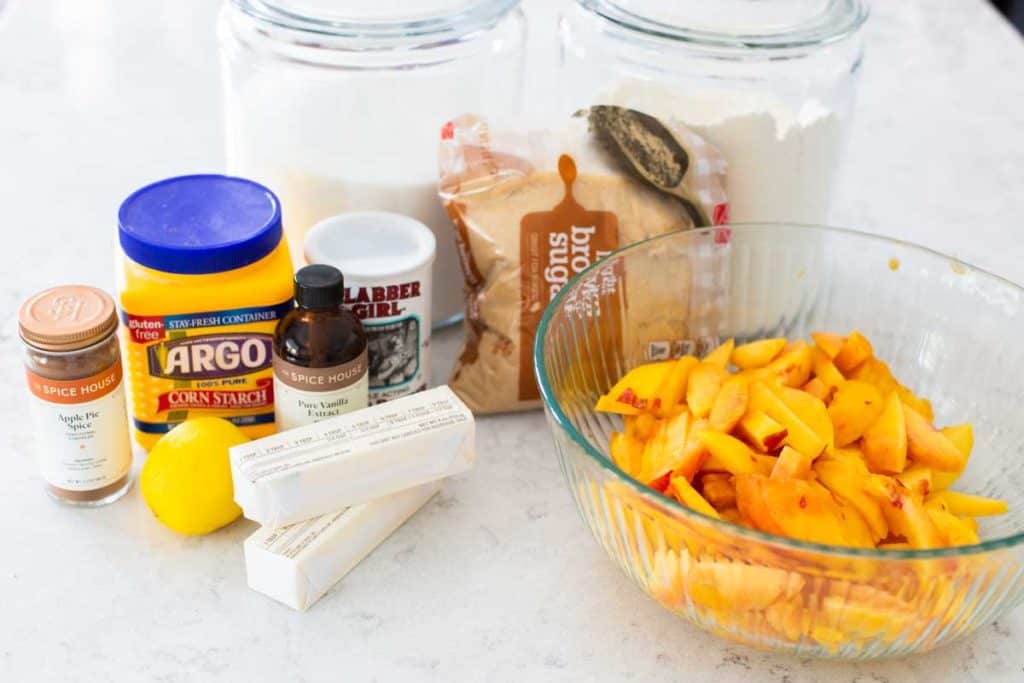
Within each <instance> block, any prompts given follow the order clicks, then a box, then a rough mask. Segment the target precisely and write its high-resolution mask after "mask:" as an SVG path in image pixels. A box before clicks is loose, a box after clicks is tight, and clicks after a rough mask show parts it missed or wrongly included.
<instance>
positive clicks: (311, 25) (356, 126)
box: [220, 0, 525, 324]
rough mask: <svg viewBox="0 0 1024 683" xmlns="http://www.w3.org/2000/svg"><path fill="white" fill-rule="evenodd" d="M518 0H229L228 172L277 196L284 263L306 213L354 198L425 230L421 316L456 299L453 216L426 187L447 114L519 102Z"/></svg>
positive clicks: (512, 110) (437, 313)
mask: <svg viewBox="0 0 1024 683" xmlns="http://www.w3.org/2000/svg"><path fill="white" fill-rule="evenodd" d="M518 4H519V2H518V0H424V1H422V2H419V3H416V5H415V9H409V3H408V2H401V1H400V0H358V1H356V2H347V3H344V7H343V8H339V7H340V4H339V3H337V2H333V3H332V2H330V1H329V0H231V1H230V2H228V3H226V4H225V6H224V8H223V11H222V14H221V22H220V41H221V61H222V68H223V77H224V104H225V116H226V124H227V160H228V168H229V170H230V171H231V172H232V173H235V174H238V175H242V176H245V177H249V178H253V179H255V180H257V181H259V182H261V183H263V184H265V185H267V186H269V187H270V188H271V189H272V190H274V191H275V192H276V193H277V195H278V196H279V197H280V198H281V203H282V209H283V212H284V225H285V233H286V234H287V235H288V238H289V242H290V243H291V247H292V255H293V258H295V260H296V262H297V263H296V265H298V264H299V263H301V261H302V258H303V245H302V240H303V237H304V235H305V233H306V232H307V231H308V229H309V228H310V227H312V226H313V225H314V224H315V223H317V222H318V221H320V220H323V219H325V218H328V217H329V216H332V215H335V214H338V213H341V212H346V211H355V210H385V211H393V212H397V213H402V214H406V215H409V216H412V217H414V218H416V219H418V220H420V221H421V222H423V223H424V224H426V225H427V226H429V227H430V228H431V230H433V231H434V233H435V236H436V237H437V261H436V263H435V266H434V287H433V291H434V298H433V315H432V318H433V320H434V321H435V322H436V323H441V324H443V323H444V322H447V321H450V320H451V319H453V317H457V316H458V315H459V313H460V312H461V311H462V308H463V303H464V302H463V295H462V275H461V272H460V270H459V265H458V256H457V252H456V250H455V238H454V230H453V228H452V225H451V220H450V219H449V218H448V216H447V215H446V213H445V211H444V209H443V207H442V205H441V202H440V200H439V199H438V197H437V178H438V169H437V154H438V153H437V149H438V144H439V141H440V134H441V129H442V127H443V126H444V124H445V123H446V122H447V121H448V120H450V119H451V118H452V117H454V116H457V115H459V114H462V113H467V112H472V113H480V114H483V115H486V116H488V117H491V118H499V119H500V118H502V117H515V116H517V115H518V113H519V112H520V110H521V104H522V96H521V93H522V76H523V50H522V46H523V40H524V37H525V22H524V19H523V16H522V13H521V11H520V10H519V9H518Z"/></svg>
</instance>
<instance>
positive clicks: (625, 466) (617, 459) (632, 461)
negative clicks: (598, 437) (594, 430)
mask: <svg viewBox="0 0 1024 683" xmlns="http://www.w3.org/2000/svg"><path fill="white" fill-rule="evenodd" d="M608 450H609V451H610V452H611V456H612V462H614V463H615V464H616V465H617V466H618V467H619V469H620V470H622V471H623V472H625V473H626V474H629V475H630V476H633V477H635V476H637V475H638V474H639V473H640V466H641V463H642V459H643V454H644V443H643V441H641V440H639V439H637V438H636V437H634V436H632V435H631V434H629V433H628V432H625V433H624V432H613V433H612V438H611V443H610V444H609V447H608Z"/></svg>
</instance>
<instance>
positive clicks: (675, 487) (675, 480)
mask: <svg viewBox="0 0 1024 683" xmlns="http://www.w3.org/2000/svg"><path fill="white" fill-rule="evenodd" d="M667 493H669V494H671V495H672V496H674V497H675V499H676V500H678V501H679V502H680V503H682V504H683V505H685V506H686V507H688V508H691V509H693V510H696V511H697V512H700V513H702V514H705V515H707V516H708V517H714V518H715V519H718V512H717V511H716V510H715V508H713V507H712V506H711V503H709V502H707V501H706V500H704V497H703V496H702V495H700V493H698V492H697V489H695V488H693V486H691V485H690V482H688V481H686V478H685V477H672V479H670V480H669V483H668V489H667Z"/></svg>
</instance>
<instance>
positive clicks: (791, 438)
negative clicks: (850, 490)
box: [750, 382, 826, 458]
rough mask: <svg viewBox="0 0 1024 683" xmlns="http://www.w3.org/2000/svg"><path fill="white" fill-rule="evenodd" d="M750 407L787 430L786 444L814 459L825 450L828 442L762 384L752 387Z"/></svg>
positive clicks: (758, 383) (755, 384)
mask: <svg viewBox="0 0 1024 683" xmlns="http://www.w3.org/2000/svg"><path fill="white" fill-rule="evenodd" d="M750 407H751V409H752V410H755V411H757V410H759V411H761V412H763V413H765V414H766V415H768V417H770V418H771V419H773V420H775V421H776V422H778V423H779V424H780V425H782V426H783V427H785V429H786V432H787V433H786V440H785V443H786V444H788V445H790V446H792V447H793V448H795V449H797V450H798V451H800V452H801V453H806V454H807V455H809V456H811V457H812V458H816V457H818V455H819V454H821V452H822V451H823V450H825V445H826V442H825V440H824V439H822V438H821V437H820V436H818V434H817V433H816V432H815V431H814V430H813V429H811V428H810V427H809V426H808V425H807V424H806V423H805V422H804V421H803V420H801V419H800V417H799V416H798V415H797V414H796V413H795V412H793V410H792V409H791V408H790V407H789V406H788V405H786V403H785V402H784V401H783V400H782V399H781V398H780V397H779V395H778V394H776V393H775V392H774V391H772V390H771V389H769V388H768V387H767V385H765V384H764V383H762V382H755V383H754V384H752V385H751V387H750Z"/></svg>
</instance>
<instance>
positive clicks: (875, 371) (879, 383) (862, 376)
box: [849, 357, 899, 396]
mask: <svg viewBox="0 0 1024 683" xmlns="http://www.w3.org/2000/svg"><path fill="white" fill-rule="evenodd" d="M849 379H855V380H859V381H861V382H867V383H868V384H871V385H872V386H874V387H875V388H876V389H878V392H879V393H880V394H882V396H888V395H889V392H892V391H896V389H897V388H898V387H899V382H897V381H896V378H895V377H893V374H892V371H891V370H889V366H888V365H886V364H885V363H884V362H882V361H880V360H878V359H877V358H874V357H872V358H868V359H867V360H866V361H864V362H863V363H861V364H860V365H859V366H858V367H857V368H856V369H855V370H853V371H852V372H850V374H849Z"/></svg>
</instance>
